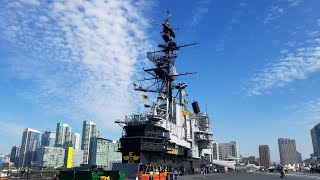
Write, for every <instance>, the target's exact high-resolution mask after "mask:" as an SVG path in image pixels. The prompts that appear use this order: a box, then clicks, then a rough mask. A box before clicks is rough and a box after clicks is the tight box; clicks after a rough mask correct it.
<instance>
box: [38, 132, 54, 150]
mask: <svg viewBox="0 0 320 180" xmlns="http://www.w3.org/2000/svg"><path fill="white" fill-rule="evenodd" d="M55 139H56V133H55V132H53V131H45V132H44V133H43V134H42V136H41V147H44V146H49V147H53V146H54V145H55Z"/></svg>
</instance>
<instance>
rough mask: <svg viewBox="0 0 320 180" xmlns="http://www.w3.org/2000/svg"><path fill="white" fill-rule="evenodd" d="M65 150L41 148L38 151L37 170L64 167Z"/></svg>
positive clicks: (60, 148)
mask: <svg viewBox="0 0 320 180" xmlns="http://www.w3.org/2000/svg"><path fill="white" fill-rule="evenodd" d="M64 157H65V149H64V148H62V147H48V146H44V147H40V148H38V149H37V160H36V168H38V169H51V168H59V167H63V166H64Z"/></svg>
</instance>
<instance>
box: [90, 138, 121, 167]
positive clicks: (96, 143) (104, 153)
mask: <svg viewBox="0 0 320 180" xmlns="http://www.w3.org/2000/svg"><path fill="white" fill-rule="evenodd" d="M118 146H119V143H118V142H116V141H112V140H108V139H104V138H91V141H90V152H89V155H90V157H89V165H90V166H92V165H97V166H99V167H102V168H104V169H106V170H111V168H112V164H113V163H115V162H122V154H121V153H120V152H118Z"/></svg>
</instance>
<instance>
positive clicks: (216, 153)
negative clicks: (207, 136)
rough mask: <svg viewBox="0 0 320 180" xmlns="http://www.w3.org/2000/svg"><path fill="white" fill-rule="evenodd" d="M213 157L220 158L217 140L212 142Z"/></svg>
mask: <svg viewBox="0 0 320 180" xmlns="http://www.w3.org/2000/svg"><path fill="white" fill-rule="evenodd" d="M212 159H213V160H219V144H218V143H216V142H214V143H212Z"/></svg>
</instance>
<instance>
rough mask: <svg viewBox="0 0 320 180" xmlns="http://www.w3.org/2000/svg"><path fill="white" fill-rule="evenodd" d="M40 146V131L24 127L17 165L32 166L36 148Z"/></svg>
mask: <svg viewBox="0 0 320 180" xmlns="http://www.w3.org/2000/svg"><path fill="white" fill-rule="evenodd" d="M39 146H40V132H39V131H37V130H34V129H31V128H26V129H25V130H24V132H23V135H22V141H21V148H20V156H19V167H33V166H34V164H35V161H36V150H37V148H38V147H39Z"/></svg>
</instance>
